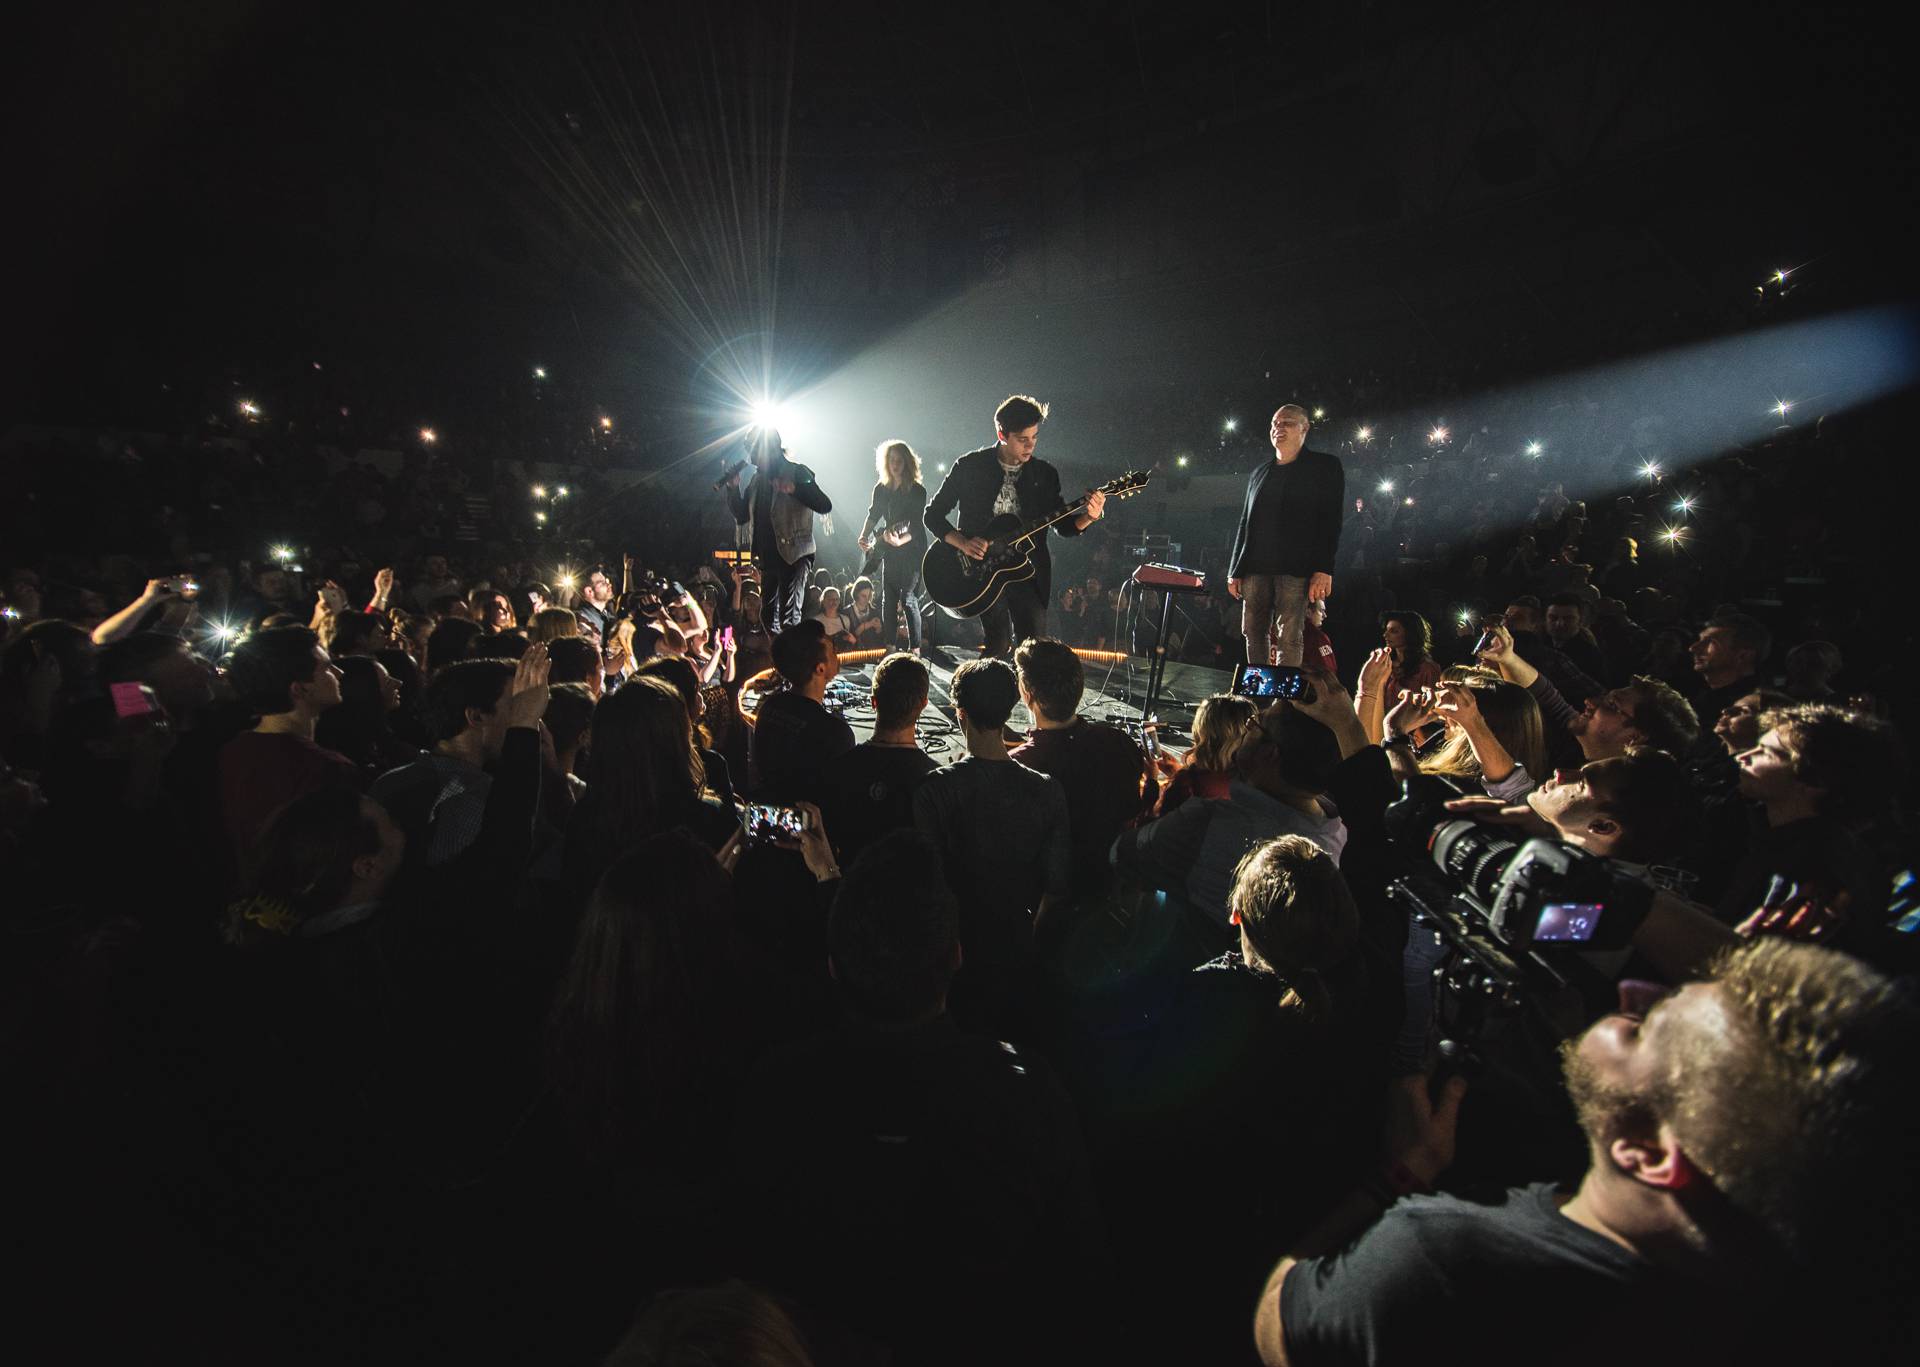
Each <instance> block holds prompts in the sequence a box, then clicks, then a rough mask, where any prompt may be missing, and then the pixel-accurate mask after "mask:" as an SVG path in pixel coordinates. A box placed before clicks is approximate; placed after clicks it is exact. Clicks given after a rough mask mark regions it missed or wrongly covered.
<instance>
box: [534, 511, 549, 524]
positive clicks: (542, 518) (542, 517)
mask: <svg viewBox="0 0 1920 1367" xmlns="http://www.w3.org/2000/svg"><path fill="white" fill-rule="evenodd" d="M533 520H534V521H535V522H538V523H540V524H542V525H543V526H544V525H545V524H546V520H547V515H546V514H545V513H535V514H534V515H533Z"/></svg>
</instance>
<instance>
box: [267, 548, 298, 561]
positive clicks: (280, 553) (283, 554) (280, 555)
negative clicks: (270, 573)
mask: <svg viewBox="0 0 1920 1367" xmlns="http://www.w3.org/2000/svg"><path fill="white" fill-rule="evenodd" d="M268 554H270V555H271V556H273V558H274V559H275V560H278V561H280V562H281V563H282V564H285V563H286V562H287V561H289V560H291V559H293V547H291V546H275V547H274V548H273V549H272V550H271V551H270V552H268Z"/></svg>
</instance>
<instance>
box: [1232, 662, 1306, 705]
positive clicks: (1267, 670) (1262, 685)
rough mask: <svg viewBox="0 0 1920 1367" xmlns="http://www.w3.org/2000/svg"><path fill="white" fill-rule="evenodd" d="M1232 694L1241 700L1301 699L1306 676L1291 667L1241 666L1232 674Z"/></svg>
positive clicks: (1303, 693) (1304, 689)
mask: <svg viewBox="0 0 1920 1367" xmlns="http://www.w3.org/2000/svg"><path fill="white" fill-rule="evenodd" d="M1233 692H1234V696H1236V697H1241V698H1301V697H1305V696H1306V692H1307V676H1306V673H1305V672H1304V671H1303V670H1300V669H1296V668H1295V667H1294V666H1292V665H1241V666H1240V667H1239V668H1237V669H1236V670H1234V672H1233Z"/></svg>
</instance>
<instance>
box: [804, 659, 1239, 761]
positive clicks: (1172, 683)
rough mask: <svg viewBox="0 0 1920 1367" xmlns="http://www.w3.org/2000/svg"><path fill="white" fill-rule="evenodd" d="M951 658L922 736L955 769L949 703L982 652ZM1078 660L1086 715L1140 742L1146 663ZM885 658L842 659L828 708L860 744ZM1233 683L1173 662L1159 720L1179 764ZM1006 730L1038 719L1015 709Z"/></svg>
mask: <svg viewBox="0 0 1920 1367" xmlns="http://www.w3.org/2000/svg"><path fill="white" fill-rule="evenodd" d="M945 652H946V654H947V656H948V658H949V659H950V660H951V661H952V665H950V666H943V665H940V664H936V663H934V662H932V661H929V662H928V665H927V667H928V669H929V670H931V671H932V674H933V680H932V686H931V688H930V690H929V699H928V706H927V710H926V712H925V713H924V714H922V716H921V718H920V725H919V727H918V735H919V739H920V745H921V748H923V749H924V750H926V752H927V753H928V754H930V755H932V756H933V757H934V758H935V759H936V760H938V761H939V762H940V763H942V764H949V763H952V762H953V761H954V760H957V759H959V758H960V757H961V756H962V755H964V754H965V753H966V744H965V742H964V741H963V740H961V738H960V734H959V728H958V726H957V725H956V724H955V723H954V720H953V707H952V703H951V700H950V693H951V689H952V683H953V671H954V669H955V668H957V667H958V666H959V665H961V664H963V663H965V662H966V661H967V660H970V659H973V658H974V657H975V654H976V652H974V651H973V650H970V649H967V648H966V647H963V646H958V647H946V648H945ZM1075 653H1076V654H1078V655H1079V656H1080V657H1081V664H1082V666H1083V667H1084V668H1085V670H1086V675H1087V691H1086V694H1085V696H1084V697H1082V698H1081V700H1080V715H1081V716H1083V717H1086V718H1088V719H1089V720H1092V721H1104V722H1112V723H1113V724H1114V725H1115V726H1119V727H1122V728H1124V729H1126V730H1129V731H1132V732H1134V733H1135V734H1136V735H1137V734H1138V732H1139V727H1140V704H1141V703H1142V702H1143V701H1144V700H1145V698H1144V694H1145V692H1146V687H1147V664H1148V661H1147V659H1146V657H1145V656H1141V655H1120V654H1117V653H1114V652H1111V651H1076V652H1075ZM879 659H880V653H879V652H877V651H860V652H857V653H854V652H850V653H849V654H847V655H846V656H844V657H842V663H841V669H840V676H839V677H838V678H837V679H835V680H834V681H833V683H832V684H830V685H828V688H827V705H828V706H829V707H831V708H833V709H834V710H836V711H838V712H839V713H840V714H841V715H842V716H844V717H845V718H846V719H847V723H848V724H849V725H850V726H852V727H853V733H854V736H855V737H856V738H857V739H859V740H861V741H865V740H867V739H869V738H870V737H871V736H872V735H873V705H872V703H871V701H869V696H868V693H869V690H870V688H871V687H872V684H873V670H874V666H875V665H876V664H878V662H879ZM1232 682H1233V677H1232V675H1231V674H1230V673H1228V672H1227V671H1226V670H1222V669H1208V668H1205V667H1203V666H1201V665H1188V664H1175V663H1172V662H1168V664H1167V666H1166V677H1165V679H1164V681H1163V682H1162V684H1161V688H1160V700H1159V701H1158V703H1156V705H1155V707H1154V714H1155V715H1156V716H1157V717H1158V718H1159V721H1160V725H1159V727H1158V734H1159V737H1160V744H1161V747H1162V748H1163V749H1164V750H1166V751H1167V753H1169V754H1171V755H1173V756H1175V757H1178V756H1180V755H1183V754H1185V753H1186V752H1187V750H1188V748H1189V747H1190V746H1191V745H1192V738H1191V731H1192V727H1193V713H1194V709H1195V708H1196V707H1198V706H1199V704H1200V702H1201V700H1202V699H1203V698H1206V697H1208V696H1209V695H1210V694H1214V693H1225V692H1226V691H1227V688H1228V685H1229V684H1231V683H1232ZM1007 725H1008V726H1009V727H1010V728H1011V729H1012V730H1014V731H1016V732H1019V733H1020V734H1021V735H1025V734H1026V732H1027V731H1028V730H1029V729H1030V727H1031V726H1032V718H1031V717H1029V716H1028V715H1027V709H1026V708H1025V707H1024V706H1020V705H1015V707H1014V710H1013V716H1012V717H1011V718H1010V719H1009V720H1008V722H1007Z"/></svg>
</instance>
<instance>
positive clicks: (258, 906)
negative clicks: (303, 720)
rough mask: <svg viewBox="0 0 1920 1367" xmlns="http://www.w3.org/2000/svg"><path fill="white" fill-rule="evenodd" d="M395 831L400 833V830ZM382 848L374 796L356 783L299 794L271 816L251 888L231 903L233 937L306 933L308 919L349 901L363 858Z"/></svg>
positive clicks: (264, 938) (239, 941) (267, 940)
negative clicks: (360, 790)
mask: <svg viewBox="0 0 1920 1367" xmlns="http://www.w3.org/2000/svg"><path fill="white" fill-rule="evenodd" d="M389 824H391V823H389ZM391 838H393V839H398V838H399V837H398V834H397V832H396V833H395V834H394V835H393V836H392V837H391ZM380 850H381V829H380V819H379V816H378V815H377V814H376V813H375V812H374V810H373V803H372V801H371V799H368V798H364V797H362V796H361V795H360V794H359V793H357V792H355V791H354V790H352V789H351V788H329V789H324V790H321V791H319V792H312V793H306V794H304V795H302V796H300V797H297V798H295V799H294V800H293V801H291V802H289V803H288V804H287V805H286V806H284V807H282V808H281V809H280V810H279V811H278V812H276V813H274V815H273V818H272V820H270V821H269V822H268V823H267V829H266V832H265V834H264V835H263V837H262V839H261V843H260V849H259V852H258V855H257V858H256V859H255V861H254V868H253V875H252V877H251V879H250V880H249V882H248V888H249V891H248V894H247V895H246V896H245V897H243V898H241V899H240V900H239V901H237V902H235V903H233V904H232V905H231V906H230V907H228V909H227V923H226V927H225V933H226V938H227V940H228V942H229V943H231V944H236V945H259V944H276V943H285V942H286V941H288V940H290V939H292V938H294V937H295V936H297V935H299V933H300V928H301V927H302V926H304V925H305V924H306V923H307V922H308V921H310V920H312V919H313V918H314V917H316V916H320V915H322V914H324V913H326V912H329V911H332V910H333V909H334V908H335V907H337V906H339V905H340V904H341V900H342V898H344V897H345V896H346V893H347V890H348V889H349V888H350V887H352V885H353V880H354V863H355V861H356V860H361V859H365V858H368V857H369V856H378V855H379V853H380ZM396 862H397V861H396Z"/></svg>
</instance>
